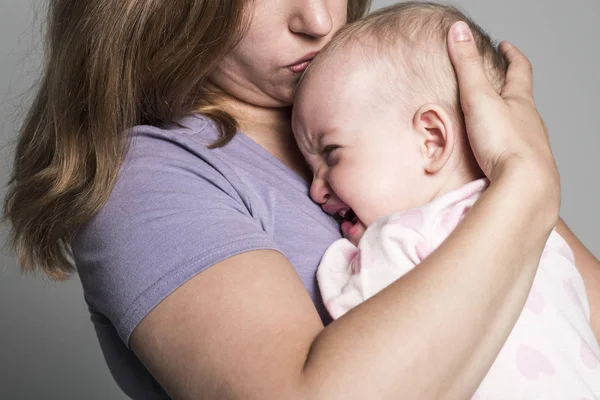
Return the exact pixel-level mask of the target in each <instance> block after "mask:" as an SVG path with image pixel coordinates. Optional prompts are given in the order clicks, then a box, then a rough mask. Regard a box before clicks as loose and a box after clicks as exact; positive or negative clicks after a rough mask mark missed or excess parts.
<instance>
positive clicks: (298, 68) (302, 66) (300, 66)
mask: <svg viewBox="0 0 600 400" xmlns="http://www.w3.org/2000/svg"><path fill="white" fill-rule="evenodd" d="M310 62H311V60H306V61H302V62H299V63H297V64H294V65H290V66H289V67H288V69H289V70H290V71H292V72H293V73H295V74H301V73H302V72H304V71H305V70H306V68H308V65H309V64H310Z"/></svg>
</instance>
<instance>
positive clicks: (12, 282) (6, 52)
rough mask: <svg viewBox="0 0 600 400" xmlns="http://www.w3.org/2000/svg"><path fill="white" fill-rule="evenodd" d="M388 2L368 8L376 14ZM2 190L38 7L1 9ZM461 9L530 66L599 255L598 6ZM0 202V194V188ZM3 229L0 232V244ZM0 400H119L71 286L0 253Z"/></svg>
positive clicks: (581, 226) (565, 174)
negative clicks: (24, 271) (22, 270)
mask: <svg viewBox="0 0 600 400" xmlns="http://www.w3.org/2000/svg"><path fill="white" fill-rule="evenodd" d="M392 3H393V1H389V0H388V1H381V0H380V1H375V2H374V5H375V7H376V8H377V7H381V6H384V5H389V4H392ZM0 4H1V8H0V9H1V12H0V60H1V63H0V99H1V101H0V127H1V131H0V135H1V136H0V145H2V148H1V149H0V183H1V184H2V187H4V184H5V182H6V179H7V177H8V174H9V170H10V162H11V155H10V148H9V147H6V146H5V145H6V144H7V143H8V142H9V140H10V139H11V138H13V137H14V134H15V129H16V127H17V125H18V121H19V118H20V117H21V116H22V114H23V112H24V111H23V103H24V102H25V104H26V100H24V97H23V94H24V93H25V92H26V90H27V89H28V88H29V87H30V86H31V84H32V83H33V82H34V80H35V78H36V76H37V71H38V69H37V68H38V66H39V63H40V60H41V58H40V50H41V45H40V43H39V31H40V23H41V21H42V20H43V15H36V14H39V13H41V10H40V5H41V4H42V2H41V1H40V0H35V1H34V0H0ZM454 4H458V5H459V6H461V7H463V8H464V9H465V10H467V11H468V12H469V14H470V15H471V16H472V17H473V18H474V19H475V20H476V21H477V22H479V23H480V24H481V25H482V26H484V27H485V28H486V29H487V30H488V31H489V32H490V33H491V34H492V36H494V37H496V38H499V39H506V40H510V41H512V42H513V43H515V44H516V45H518V46H519V47H520V48H521V49H522V50H523V51H524V52H525V53H526V54H527V55H528V56H529V58H530V59H531V61H532V63H533V65H534V69H535V73H536V75H535V84H536V89H535V93H536V101H537V105H538V107H539V109H540V111H541V113H542V115H543V117H544V119H545V121H546V123H547V125H548V127H549V129H550V136H551V140H552V146H553V150H554V153H555V156H556V160H557V163H558V166H559V170H560V173H561V177H562V195H563V203H562V211H561V214H562V216H563V218H564V219H565V220H566V221H567V223H568V224H569V225H570V226H571V228H572V229H573V230H574V231H575V232H576V233H577V235H578V236H579V237H580V239H581V240H582V241H583V242H584V244H585V245H587V246H588V248H590V249H591V251H592V252H593V253H594V254H596V256H600V240H599V239H598V234H597V233H596V234H594V233H595V232H594V231H597V229H598V228H597V227H598V226H599V225H600V214H599V213H598V211H597V209H595V206H596V205H598V204H600V190H599V188H598V179H597V173H598V171H599V167H600V160H599V158H598V153H599V152H600V135H599V132H598V127H597V125H596V124H597V116H596V113H598V112H600V97H599V93H600V80H599V79H598V77H597V74H598V71H600V55H599V53H600V52H599V50H600V45H599V43H598V42H599V41H600V24H598V21H599V20H600V0H571V1H569V2H567V3H565V2H562V1H553V2H550V1H542V0H537V1H534V0H497V1H490V0H463V1H457V2H455V3H454ZM1 190H2V191H0V197H2V195H3V193H4V189H1ZM5 237H6V227H1V228H0V242H2V243H3V242H4V239H5ZM0 266H1V268H0V398H2V399H61V400H65V399H90V400H91V399H125V398H126V397H125V396H124V395H123V394H121V393H120V392H119V390H118V388H117V387H116V385H115V383H114V382H113V381H112V379H111V377H110V373H109V372H108V370H107V368H106V366H105V364H104V360H103V359H102V355H101V353H100V349H99V346H98V344H97V342H96V339H95V336H94V332H93V329H92V325H91V323H90V321H89V317H88V314H87V310H86V308H85V305H84V302H83V298H82V292H81V287H80V284H79V281H78V280H77V278H76V277H75V278H74V279H72V280H71V281H69V282H67V283H61V284H57V283H52V282H48V281H47V280H45V279H43V278H42V277H40V276H38V277H35V278H34V277H23V276H20V275H19V274H18V272H17V269H16V263H15V260H14V257H13V256H11V255H9V254H7V253H5V252H4V253H0Z"/></svg>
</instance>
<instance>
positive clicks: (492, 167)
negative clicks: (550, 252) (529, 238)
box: [448, 22, 560, 217]
mask: <svg viewBox="0 0 600 400" xmlns="http://www.w3.org/2000/svg"><path fill="white" fill-rule="evenodd" d="M448 49H449V53H450V58H451V60H452V63H453V64H454V68H455V70H456V74H457V76H458V85H459V92H460V101H461V106H462V109H463V112H464V115H465V123H466V128H467V132H468V136H469V141H470V143H471V147H472V148H473V152H474V154H475V158H476V160H477V162H478V163H479V166H480V167H481V169H482V170H483V172H484V173H485V175H486V176H487V177H488V178H489V179H490V180H491V181H492V182H494V181H495V180H497V179H498V178H499V177H500V176H501V175H504V174H505V173H507V172H508V171H510V173H511V178H512V177H515V178H517V179H524V182H525V183H527V185H525V186H529V187H530V189H531V190H532V193H535V194H541V195H542V197H543V198H545V199H546V200H545V201H547V202H550V203H547V204H551V205H553V206H554V208H555V209H556V216H557V217H558V208H559V205H560V184H559V176H558V170H557V168H556V164H555V162H554V158H553V156H552V151H551V150H550V143H549V140H548V132H547V129H546V126H545V124H544V122H543V121H542V119H541V117H540V115H539V113H538V112H537V110H536V108H535V103H534V100H533V72H532V67H531V63H530V62H529V60H527V58H526V57H525V56H524V55H523V53H521V52H520V51H519V50H518V49H517V48H516V47H515V46H513V45H511V44H509V43H507V42H502V43H501V44H500V51H501V52H502V54H504V56H505V57H506V59H507V61H508V64H509V66H508V72H507V75H506V84H505V86H504V88H503V89H502V91H501V93H500V94H498V93H497V92H496V90H495V89H494V87H493V86H492V84H491V83H490V81H489V80H488V78H487V76H486V74H485V72H484V68H483V59H482V57H481V56H480V54H479V52H478V50H477V46H476V45H475V42H474V40H473V36H472V34H471V32H470V30H469V28H468V26H467V24H465V23H464V22H457V23H455V24H454V25H453V26H452V28H451V30H450V34H449V35H448Z"/></svg>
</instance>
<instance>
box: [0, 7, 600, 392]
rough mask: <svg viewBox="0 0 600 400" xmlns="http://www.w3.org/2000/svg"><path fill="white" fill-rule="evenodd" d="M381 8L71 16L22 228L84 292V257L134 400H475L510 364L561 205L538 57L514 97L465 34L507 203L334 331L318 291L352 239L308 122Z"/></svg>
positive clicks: (46, 261)
mask: <svg viewBox="0 0 600 400" xmlns="http://www.w3.org/2000/svg"><path fill="white" fill-rule="evenodd" d="M367 3H368V1H366V0H349V1H346V0H327V1H326V0H255V1H252V2H250V1H248V2H246V1H244V0H229V1H224V0H203V1H198V0H179V1H177V2H172V1H167V0H156V1H152V2H149V1H146V0H125V1H120V2H113V1H106V0H97V1H95V2H81V1H77V0H53V1H51V2H50V13H49V33H48V63H47V69H46V71H45V75H44V77H43V80H42V83H41V86H40V89H39V93H38V96H37V98H36V100H35V102H34V104H33V106H32V108H31V111H30V113H29V115H28V118H27V120H26V121H25V124H24V126H23V129H22V132H21V136H20V140H19V146H18V148H17V155H16V162H15V171H14V177H13V178H14V179H13V181H12V183H11V187H10V192H9V196H8V197H7V202H6V208H5V211H6V215H7V217H8V218H9V219H10V221H11V222H12V224H13V227H14V229H13V233H14V243H15V246H16V248H17V249H18V250H19V251H20V253H21V263H22V265H23V267H24V268H25V269H32V268H33V266H34V265H37V266H40V268H42V269H43V270H44V271H45V272H46V273H47V274H48V275H49V276H51V277H53V278H55V279H64V278H66V277H67V276H68V273H69V272H70V271H71V268H72V267H70V260H71V254H70V252H69V251H70V248H71V247H72V255H73V257H74V260H75V264H76V265H77V270H78V272H79V275H80V278H81V280H82V284H83V286H84V291H85V293H84V294H85V298H86V301H87V302H88V304H89V307H90V311H91V314H92V319H93V321H94V325H95V328H96V331H97V334H98V338H99V341H100V344H101V345H102V349H103V351H104V355H105V357H106V359H107V362H108V364H109V367H110V368H111V371H112V373H113V375H114V377H115V379H116V380H117V382H118V383H119V385H120V387H121V388H122V389H123V390H124V392H125V393H127V394H128V395H129V396H131V397H132V398H135V399H155V398H168V397H169V396H170V397H171V398H177V399H198V398H202V399H224V398H231V399H237V398H243V399H253V398H260V399H270V398H276V399H282V398H283V399H296V398H309V399H321V398H322V399H333V398H344V399H348V398H400V397H403V398H417V397H418V398H431V399H446V398H447V399H463V398H467V397H468V396H469V395H471V394H472V393H473V392H474V390H475V389H476V387H477V386H478V384H479V382H480V381H481V379H482V378H483V376H484V375H485V373H486V371H487V369H488V368H489V366H490V365H491V364H492V362H493V360H494V357H495V355H496V354H497V352H498V350H499V349H500V348H501V346H502V344H503V342H504V340H505V339H506V337H507V335H508V333H509V332H510V330H511V328H512V326H513V324H514V322H515V320H516V318H517V316H518V314H519V312H520V310H521V308H522V306H523V304H524V301H525V299H526V296H527V293H528V290H529V288H530V285H531V281H532V279H533V276H534V274H535V271H536V267H537V263H538V261H539V257H540V253H541V250H542V248H543V245H544V243H545V241H546V238H547V236H548V234H549V232H550V230H551V229H552V227H553V226H554V225H555V224H556V221H557V218H558V208H559V207H558V206H559V197H560V196H559V192H560V191H559V184H558V174H557V172H556V167H555V164H554V161H553V159H552V155H551V152H550V149H549V146H548V142H547V137H546V132H545V129H544V126H543V123H542V122H541V120H540V118H539V116H538V114H537V112H536V110H535V108H534V104H533V100H532V93H531V92H532V89H531V81H532V78H531V72H530V66H529V64H528V62H527V60H526V59H525V58H524V56H523V55H521V54H520V53H519V52H518V50H516V49H515V48H514V47H512V46H510V45H508V44H505V45H503V51H504V53H505V54H506V56H507V58H508V60H509V62H510V70H509V73H508V78H507V79H508V84H507V88H506V90H505V91H504V92H503V97H500V96H497V95H496V94H495V92H494V91H493V89H492V88H491V87H490V86H489V84H488V82H487V80H486V79H485V78H484V73H483V71H482V67H481V59H480V58H479V57H478V55H477V51H476V47H475V46H474V44H473V41H472V40H470V38H471V37H470V35H469V33H468V31H464V30H461V29H460V28H461V27H462V25H461V24H458V25H457V26H455V27H454V28H455V29H454V31H452V32H451V33H450V35H449V50H450V54H451V57H452V58H453V61H454V64H455V68H456V71H457V75H458V77H459V82H460V92H461V101H462V105H463V108H464V110H465V114H466V120H467V124H468V127H467V128H468V131H469V135H470V139H471V143H472V145H473V147H474V151H475V154H476V156H477V159H478V162H479V163H480V165H481V167H482V169H483V170H484V172H485V173H486V175H487V176H488V177H489V178H490V180H491V185H490V189H489V190H488V191H487V192H486V194H485V196H483V197H482V199H481V200H480V201H479V202H478V203H477V204H476V206H475V207H474V208H473V209H472V211H471V212H470V213H469V215H468V216H467V217H466V219H465V220H464V222H463V223H462V224H461V226H460V227H459V228H458V229H457V230H456V231H455V232H454V233H453V234H452V235H451V236H450V238H449V239H448V241H447V242H446V243H445V244H444V245H443V246H442V247H440V248H439V249H438V250H437V251H436V252H434V253H433V254H432V255H431V256H430V257H429V258H428V259H427V260H426V261H425V262H424V263H423V264H421V267H420V268H419V269H416V270H415V271H414V273H412V274H408V275H407V276H406V277H404V278H402V279H401V280H399V281H398V282H396V283H395V284H394V285H392V286H390V287H389V288H387V289H385V290H384V291H382V292H381V294H380V295H378V296H375V297H374V298H372V299H370V300H369V301H367V302H365V303H363V304H362V305H361V306H359V307H357V308H356V309H355V310H354V311H353V312H351V313H349V314H347V315H346V316H344V317H343V318H341V319H339V320H338V321H336V322H335V323H331V324H329V322H330V321H329V320H328V319H327V317H326V314H325V312H324V311H323V307H322V303H321V302H320V300H319V298H318V296H317V290H316V287H315V283H314V272H315V269H316V267H317V264H318V261H319V258H320V256H321V255H322V252H323V250H324V249H325V248H326V247H327V245H329V244H330V243H331V242H332V241H333V240H334V239H336V238H338V237H339V231H338V229H337V226H336V224H335V222H334V221H333V220H332V219H331V218H329V217H327V216H326V215H324V214H322V213H321V212H320V209H319V207H318V206H317V205H316V204H313V203H311V202H310V200H309V198H308V184H309V183H308V181H309V180H310V174H309V172H308V170H307V168H306V166H305V164H304V162H303V160H302V158H301V156H300V154H299V152H298V150H297V147H296V145H295V143H294V141H293V137H292V134H291V131H290V126H289V107H290V105H291V103H292V97H293V91H294V88H295V85H296V83H297V81H298V79H299V77H300V74H301V73H302V71H303V70H304V69H305V68H306V67H307V65H308V63H309V61H310V59H311V58H312V57H313V56H314V54H315V53H316V52H318V51H319V50H320V49H321V48H322V47H323V46H324V45H325V43H327V42H328V41H329V40H330V38H331V37H332V35H333V34H334V33H335V31H336V30H338V29H339V28H340V27H341V26H342V25H343V24H344V23H345V22H346V21H353V20H355V19H356V18H358V17H359V16H360V15H362V14H363V13H364V12H365V11H366V9H367V8H368V4H367ZM134 126H135V128H133V129H130V128H132V127H134ZM237 130H239V132H238V133H236V131H237ZM241 132H243V133H241ZM490 138H495V139H496V140H494V141H491V140H490ZM559 230H560V231H561V233H563V235H564V236H565V237H566V238H567V240H569V243H570V244H571V245H572V247H573V248H574V251H575V254H576V257H577V259H578V263H579V264H580V265H579V266H580V268H581V269H582V273H583V274H584V277H585V276H592V274H595V276H597V274H598V265H597V260H595V259H594V258H593V257H592V256H591V255H590V254H589V253H588V252H586V250H585V249H584V248H583V247H582V246H581V245H580V244H579V242H578V241H577V240H576V238H574V236H572V235H571V234H570V233H569V231H568V230H567V229H566V227H565V226H564V225H563V224H559ZM514 232H518V234H516V235H515V233H514ZM491 237H493V241H492V240H490V238H491ZM466 244H468V246H467V245H466ZM464 249H470V250H469V251H465V250H464ZM471 249H476V250H471ZM497 249H503V250H502V251H497ZM507 249H508V250H507ZM474 272H476V273H474ZM298 278H300V279H298ZM450 279H452V280H453V284H452V285H446V284H445V282H447V281H448V280H450ZM593 289H594V290H593V291H592V292H590V303H594V299H593V298H592V295H593V293H597V290H598V287H597V286H596V287H595V288H593ZM458 321H460V323H457V322H458ZM398 337H401V338H402V340H400V341H399V340H395V342H396V343H399V345H398V346H397V347H396V348H385V347H384V346H382V345H381V344H382V343H389V342H390V341H391V340H392V338H398ZM150 373H151V374H152V375H150ZM154 378H156V380H155V379H154ZM166 393H168V395H167V394H166Z"/></svg>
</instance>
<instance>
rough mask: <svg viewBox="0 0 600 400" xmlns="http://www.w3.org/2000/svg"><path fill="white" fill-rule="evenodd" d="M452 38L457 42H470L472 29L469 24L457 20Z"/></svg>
mask: <svg viewBox="0 0 600 400" xmlns="http://www.w3.org/2000/svg"><path fill="white" fill-rule="evenodd" d="M452 38H453V39H454V41H455V42H468V41H469V40H471V38H472V36H471V30H470V29H469V25H467V24H466V23H464V22H462V21H461V22H457V23H456V24H454V26H453V27H452Z"/></svg>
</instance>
